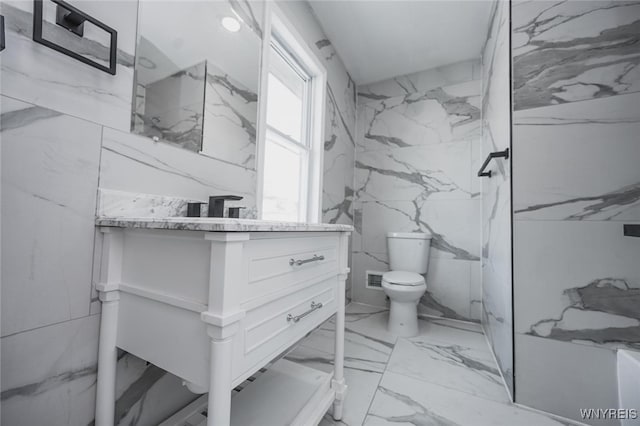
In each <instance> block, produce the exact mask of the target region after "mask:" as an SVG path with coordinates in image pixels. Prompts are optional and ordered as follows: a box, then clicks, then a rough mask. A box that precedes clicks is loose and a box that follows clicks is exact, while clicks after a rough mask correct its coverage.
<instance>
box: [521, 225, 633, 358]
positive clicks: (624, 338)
mask: <svg viewBox="0 0 640 426" xmlns="http://www.w3.org/2000/svg"><path fill="white" fill-rule="evenodd" d="M515 226H516V228H515V229H516V231H517V234H516V235H517V236H519V238H522V239H525V240H526V243H524V242H522V243H518V242H517V246H516V248H517V249H518V251H517V256H516V258H515V263H514V265H515V267H516V269H515V272H516V278H517V279H518V280H519V282H520V284H519V286H518V288H517V289H516V290H517V291H516V293H515V296H516V300H515V301H516V305H515V306H516V308H517V312H518V315H517V316H516V330H517V331H518V332H519V333H523V334H527V335H531V336H536V337H542V338H546V339H552V340H557V341H563V342H572V343H575V344H581V345H590V346H598V347H603V348H610V349H618V348H628V349H635V350H640V308H639V306H640V274H639V272H638V267H637V258H638V256H637V253H638V242H637V241H635V239H634V238H629V237H624V236H623V235H622V232H621V229H620V228H621V225H620V224H618V223H615V222H560V221H553V222H547V221H518V222H516V225H515ZM531 257H533V258H536V259H538V261H540V262H543V264H545V265H546V268H544V270H543V269H541V268H537V267H536V266H534V265H532V264H529V262H527V261H526V259H527V258H531ZM534 283H536V284H535V288H533V287H532V286H533V285H534ZM534 307H535V308H534Z"/></svg>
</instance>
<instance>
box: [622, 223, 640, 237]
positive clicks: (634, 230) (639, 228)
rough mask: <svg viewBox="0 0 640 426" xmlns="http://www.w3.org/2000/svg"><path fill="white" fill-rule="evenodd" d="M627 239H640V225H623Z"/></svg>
mask: <svg viewBox="0 0 640 426" xmlns="http://www.w3.org/2000/svg"><path fill="white" fill-rule="evenodd" d="M623 234H624V236H625V237H640V225H626V224H625V225H623Z"/></svg>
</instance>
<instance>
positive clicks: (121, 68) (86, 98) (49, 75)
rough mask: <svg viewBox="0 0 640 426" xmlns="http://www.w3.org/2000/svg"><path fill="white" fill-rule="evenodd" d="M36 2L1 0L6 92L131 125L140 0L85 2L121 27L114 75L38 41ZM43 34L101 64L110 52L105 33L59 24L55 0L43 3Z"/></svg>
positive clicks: (92, 118)
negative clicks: (78, 33)
mask: <svg viewBox="0 0 640 426" xmlns="http://www.w3.org/2000/svg"><path fill="white" fill-rule="evenodd" d="M33 4H34V3H33V2H28V1H3V2H2V3H1V4H0V14H2V15H4V16H5V25H6V49H5V50H4V51H3V52H2V65H1V68H2V85H1V86H0V91H1V92H2V94H3V95H6V96H11V97H13V98H16V99H20V100H24V101H25V102H31V103H34V104H37V105H40V106H43V107H45V108H50V109H54V110H56V111H60V112H62V113H65V114H70V115H73V116H76V117H80V118H83V119H86V120H89V121H93V122H96V123H100V124H104V125H107V126H111V127H114V128H118V129H122V130H129V127H130V114H131V101H132V87H133V83H132V82H133V62H134V57H133V55H134V51H135V39H136V16H137V2H136V1H117V2H112V1H92V2H83V3H82V5H81V6H82V7H81V9H82V10H83V11H85V12H87V13H89V14H90V15H92V16H94V17H96V18H97V19H100V20H101V21H103V22H105V23H106V24H107V25H110V26H112V27H113V28H115V29H116V30H117V31H118V50H117V58H116V61H117V66H116V75H115V76H113V75H110V74H107V73H105V72H103V71H100V70H98V69H96V68H92V67H90V66H88V65H85V64H83V63H81V62H79V61H77V60H75V59H72V58H70V57H68V56H66V55H64V54H62V53H59V52H57V51H54V50H53V49H50V48H48V47H46V46H43V45H41V44H38V43H34V42H33V40H32V33H33V17H32V12H33ZM43 14H44V22H43V35H44V36H45V38H47V39H49V40H52V41H53V42H55V43H58V44H61V45H62V46H65V47H67V48H69V49H70V50H73V51H75V52H77V53H80V54H81V55H83V56H85V57H87V58H89V59H91V60H93V61H96V62H98V63H101V64H106V63H107V62H108V58H109V46H108V45H107V44H106V43H105V41H104V38H105V37H103V36H102V34H99V33H98V32H91V31H87V32H86V34H85V36H84V37H83V38H79V37H77V36H76V35H75V34H71V33H70V32H68V31H66V30H65V29H64V28H61V27H60V26H57V25H56V24H55V4H53V3H47V2H45V3H44V9H43Z"/></svg>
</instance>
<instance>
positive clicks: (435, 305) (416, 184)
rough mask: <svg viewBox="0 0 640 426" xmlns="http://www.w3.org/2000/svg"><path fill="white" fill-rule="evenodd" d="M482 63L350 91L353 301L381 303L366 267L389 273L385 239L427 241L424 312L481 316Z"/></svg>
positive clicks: (471, 317) (382, 297)
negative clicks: (411, 234) (354, 107)
mask: <svg viewBox="0 0 640 426" xmlns="http://www.w3.org/2000/svg"><path fill="white" fill-rule="evenodd" d="M480 118H481V81H480V63H479V62H478V61H468V62H462V63H458V64H452V65H449V66H446V67H442V68H437V69H433V70H428V71H424V72H420V73H416V74H411V75H405V76H399V77H396V78H394V79H391V80H387V81H383V82H380V83H375V84H371V85H368V86H364V87H359V88H358V129H357V137H356V161H355V168H356V176H355V187H354V189H355V191H354V198H355V211H354V213H355V216H354V217H355V226H356V233H355V235H354V239H353V297H354V300H356V301H359V302H363V303H368V304H372V305H378V306H384V305H385V304H386V301H385V295H384V293H383V292H382V291H380V290H377V289H369V288H366V271H367V270H372V271H381V272H384V271H387V270H388V269H389V265H388V256H387V249H386V233H387V232H389V231H423V232H424V231H426V232H430V233H431V234H432V235H433V239H432V241H431V247H432V248H431V255H430V260H429V272H428V274H427V277H426V279H427V288H428V290H427V293H426V294H425V295H424V297H423V298H422V300H421V301H420V312H421V313H423V314H428V315H434V316H443V317H448V318H454V319H460V320H471V321H479V320H480V299H481V294H480V293H481V288H480V287H481V285H480V253H481V250H480V207H481V198H482V197H481V183H480V181H479V179H478V178H477V177H476V176H475V174H474V173H473V170H474V167H475V165H476V164H477V163H478V161H479V159H480V155H481V141H480V139H481V134H482V127H481V120H480Z"/></svg>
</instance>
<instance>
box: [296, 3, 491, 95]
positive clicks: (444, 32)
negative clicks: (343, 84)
mask: <svg viewBox="0 0 640 426" xmlns="http://www.w3.org/2000/svg"><path fill="white" fill-rule="evenodd" d="M309 3H310V4H311V7H312V8H313V10H314V12H315V14H316V16H317V17H318V20H319V21H320V24H321V25H322V27H323V28H324V30H325V33H326V35H327V37H328V38H329V40H331V42H332V43H333V45H334V46H335V48H336V50H337V51H338V54H339V55H340V57H341V58H342V60H343V62H344V64H345V66H346V67H347V70H348V71H349V73H350V74H351V77H352V78H353V79H354V80H355V82H356V83H357V84H360V85H363V84H368V83H373V82H377V81H381V80H386V79H388V78H391V77H395V76H398V75H403V74H409V73H412V72H416V71H422V70H425V69H429V68H434V67H438V66H441V65H446V64H451V63H454V62H459V61H463V60H467V59H473V58H479V57H480V52H481V49H482V45H483V44H484V40H485V37H486V35H487V28H488V25H489V14H490V9H491V1H486V0H465V1H462V0H438V1H435V0H414V1H404V0H395V1H394V0H364V1H363V0H333V1H331V0H310V1H309Z"/></svg>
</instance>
